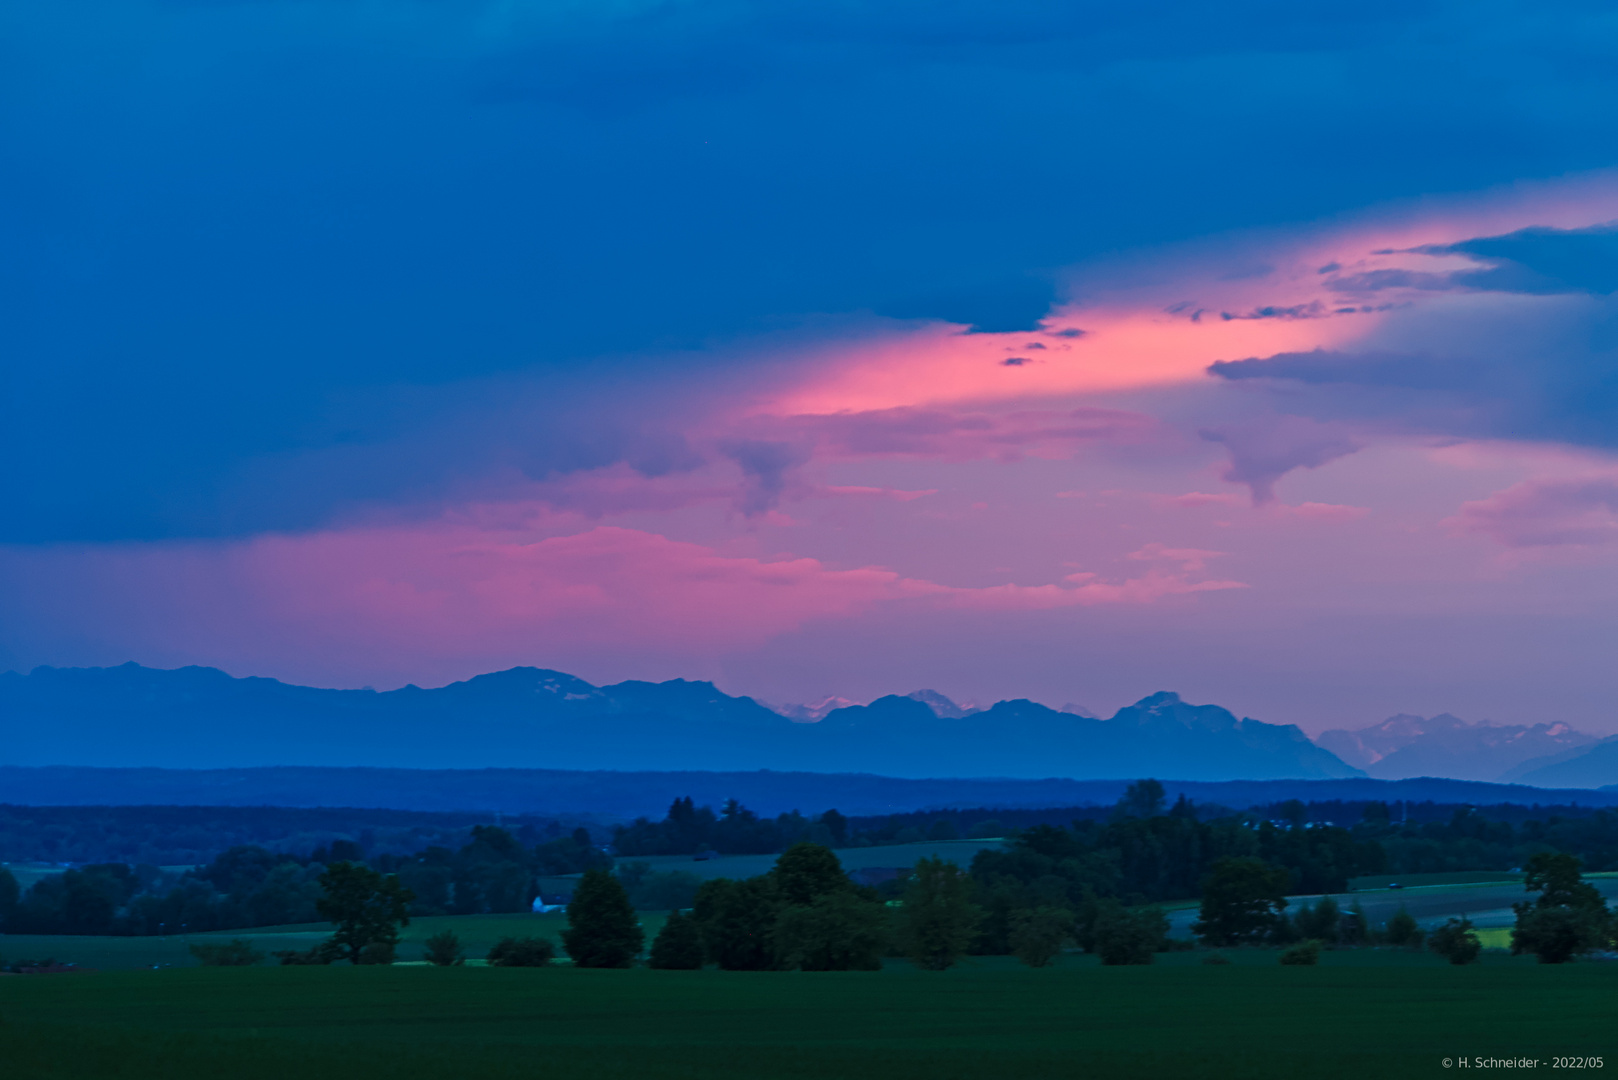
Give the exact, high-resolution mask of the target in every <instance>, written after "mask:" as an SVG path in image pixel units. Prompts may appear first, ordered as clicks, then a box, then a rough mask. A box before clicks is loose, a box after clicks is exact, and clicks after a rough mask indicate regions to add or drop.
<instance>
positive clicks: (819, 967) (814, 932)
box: [771, 889, 887, 971]
mask: <svg viewBox="0 0 1618 1080" xmlns="http://www.w3.org/2000/svg"><path fill="white" fill-rule="evenodd" d="M886 915H887V910H886V909H885V908H884V907H883V906H882V905H881V904H879V903H877V902H875V901H873V900H869V899H867V898H865V897H863V896H860V895H859V894H857V893H856V892H854V890H852V889H840V890H837V891H834V892H825V893H822V894H821V895H819V896H817V897H815V898H814V900H813V901H811V902H810V903H808V904H798V905H794V906H792V907H788V908H786V909H784V910H783V911H782V912H781V914H780V915H779V916H777V917H776V921H775V929H774V931H773V934H772V942H771V944H772V946H773V952H774V953H775V957H776V959H777V961H778V962H779V964H780V965H781V966H782V967H785V968H795V969H798V970H802V971H877V970H880V969H881V967H882V948H883V946H884V945H885V944H886V943H887V933H886V930H887V919H886Z"/></svg>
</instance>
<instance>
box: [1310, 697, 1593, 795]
mask: <svg viewBox="0 0 1618 1080" xmlns="http://www.w3.org/2000/svg"><path fill="white" fill-rule="evenodd" d="M1595 741H1596V740H1595V737H1594V736H1592V735H1586V734H1585V733H1584V732H1582V731H1575V730H1573V729H1572V728H1571V727H1569V726H1568V725H1566V724H1563V723H1552V724H1533V725H1531V726H1530V725H1522V724H1515V725H1509V724H1488V723H1468V722H1467V721H1465V720H1462V719H1460V718H1459V717H1456V716H1451V715H1450V714H1449V713H1440V714H1439V715H1437V716H1433V717H1428V718H1425V719H1423V718H1422V717H1420V716H1411V715H1410V714H1408V713H1400V714H1399V715H1398V716H1390V717H1389V718H1388V719H1386V720H1384V721H1382V722H1381V723H1380V724H1374V725H1372V726H1371V727H1368V728H1360V729H1359V730H1357V731H1345V730H1342V729H1334V730H1332V731H1323V732H1321V733H1320V735H1319V736H1318V737H1317V738H1316V739H1315V742H1316V744H1317V745H1319V746H1322V747H1324V748H1326V749H1327V750H1330V751H1331V752H1332V753H1334V754H1336V755H1337V756H1338V757H1339V758H1341V759H1342V760H1343V761H1345V762H1347V763H1348V764H1350V765H1353V766H1355V767H1356V768H1359V769H1363V770H1365V772H1366V774H1367V775H1369V776H1374V777H1376V778H1377V779H1379V780H1404V779H1408V778H1410V777H1414V776H1447V777H1452V778H1454V779H1456V780H1490V781H1494V780H1499V781H1510V780H1514V779H1516V778H1517V776H1516V774H1517V773H1518V772H1520V770H1521V768H1522V767H1523V765H1524V763H1525V762H1529V761H1532V760H1535V759H1548V758H1550V757H1553V756H1557V755H1561V754H1565V753H1573V754H1576V753H1578V752H1580V751H1582V750H1584V749H1586V748H1588V747H1589V746H1591V745H1592V744H1594V743H1595ZM1542 763H1546V762H1542ZM1530 782H1532V781H1530Z"/></svg>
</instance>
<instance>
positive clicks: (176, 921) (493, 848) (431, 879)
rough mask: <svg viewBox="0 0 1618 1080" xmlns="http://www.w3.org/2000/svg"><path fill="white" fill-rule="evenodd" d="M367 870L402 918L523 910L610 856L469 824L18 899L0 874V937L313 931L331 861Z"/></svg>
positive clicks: (120, 867)
mask: <svg viewBox="0 0 1618 1080" xmlns="http://www.w3.org/2000/svg"><path fill="white" fill-rule="evenodd" d="M361 862H366V863H367V864H368V865H369V866H370V867H371V868H372V869H374V870H375V871H376V872H378V873H381V874H391V875H395V876H397V877H398V879H399V881H400V883H401V887H402V888H404V889H405V890H407V891H408V892H410V894H411V900H410V901H409V904H408V909H409V913H410V914H412V915H445V914H484V913H490V912H516V911H527V910H528V908H529V905H530V903H531V902H532V900H533V898H534V896H535V895H536V894H537V878H538V877H540V876H543V875H566V874H577V873H579V872H581V871H583V870H586V869H590V868H601V867H607V866H610V865H611V864H612V859H611V857H610V856H608V855H607V854H606V853H605V852H603V851H602V850H601V849H600V848H598V847H596V846H595V845H594V844H593V843H592V842H591V839H590V835H589V833H588V832H586V831H585V830H584V829H582V828H580V829H576V830H575V831H574V832H573V834H572V835H571V836H561V837H557V838H555V839H552V840H548V841H544V842H542V843H540V844H538V845H535V846H533V847H527V846H524V845H523V844H522V843H521V842H519V841H518V840H517V838H516V837H515V836H513V835H512V833H511V832H509V831H508V830H506V829H502V828H499V827H497V826H493V825H479V826H474V827H473V828H472V829H471V832H470V836H469V839H468V841H467V842H466V843H465V844H464V845H462V846H461V847H460V848H459V849H451V848H448V847H443V846H438V845H434V846H431V847H428V848H427V849H426V850H425V851H420V852H417V853H416V854H414V855H397V854H383V855H380V856H375V857H372V858H370V859H369V860H366V858H365V853H364V851H363V849H362V848H361V847H360V845H359V844H357V843H355V842H354V841H351V840H341V839H339V840H336V841H333V842H331V843H330V844H326V845H322V846H321V847H320V848H317V849H316V850H315V851H314V852H312V853H311V854H310V855H308V856H305V857H299V856H296V855H292V854H289V853H286V852H277V851H270V850H267V849H265V848H262V847H257V846H253V845H241V846H237V847H233V848H231V849H230V850H228V851H226V852H224V853H223V854H222V855H220V856H219V857H218V858H216V859H214V860H213V862H211V863H209V864H207V865H205V866H201V867H198V868H196V869H194V870H191V871H188V872H186V873H184V874H181V875H178V876H175V875H169V874H165V873H164V872H163V871H161V870H159V869H158V868H157V867H154V866H135V867H131V866H128V865H126V864H123V863H101V864H95V865H91V866H85V867H79V868H76V869H71V870H67V871H64V872H63V873H61V874H52V875H50V876H47V877H44V878H41V879H40V880H39V881H37V882H36V883H35V884H34V885H33V887H32V888H30V889H29V890H27V892H26V893H23V892H21V890H19V889H18V887H17V881H16V878H15V877H14V876H13V875H12V874H11V873H10V872H9V871H7V870H5V869H3V868H0V931H4V932H6V933H29V934H170V933H181V932H199V931H210V930H229V929H237V928H245V927H252V926H275V925H281V924H287V923H301V922H314V921H317V920H318V919H319V918H320V917H321V914H320V908H319V905H320V901H321V896H322V889H321V885H320V882H321V880H322V877H323V875H325V874H326V872H327V870H328V868H329V867H331V866H333V865H336V864H338V863H352V864H359V863H361Z"/></svg>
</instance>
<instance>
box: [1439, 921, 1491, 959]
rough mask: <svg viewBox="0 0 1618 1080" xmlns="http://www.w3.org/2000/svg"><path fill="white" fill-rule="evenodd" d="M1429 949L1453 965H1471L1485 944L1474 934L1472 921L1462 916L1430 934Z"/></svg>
mask: <svg viewBox="0 0 1618 1080" xmlns="http://www.w3.org/2000/svg"><path fill="white" fill-rule="evenodd" d="M1427 947H1428V948H1429V949H1431V950H1433V952H1435V953H1437V954H1438V955H1439V956H1442V957H1443V958H1444V959H1446V960H1448V961H1449V962H1450V963H1452V964H1470V963H1472V962H1473V961H1474V960H1476V959H1477V958H1478V953H1479V952H1481V951H1482V950H1483V942H1481V941H1479V940H1478V936H1477V935H1476V934H1474V933H1473V932H1472V920H1471V919H1468V918H1466V917H1465V916H1462V917H1461V918H1459V919H1451V920H1449V921H1448V922H1446V923H1445V924H1444V925H1443V926H1440V927H1439V928H1438V929H1437V930H1434V931H1433V932H1432V933H1431V934H1429V935H1428V936H1427Z"/></svg>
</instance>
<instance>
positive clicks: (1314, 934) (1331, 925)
mask: <svg viewBox="0 0 1618 1080" xmlns="http://www.w3.org/2000/svg"><path fill="white" fill-rule="evenodd" d="M1342 923H1343V912H1342V909H1341V908H1339V907H1338V906H1337V901H1336V900H1333V899H1332V898H1331V897H1329V896H1322V897H1321V898H1320V901H1319V902H1318V903H1316V904H1315V905H1313V906H1310V905H1309V904H1303V905H1300V906H1299V908H1298V912H1297V914H1296V915H1294V916H1293V917H1292V924H1293V925H1294V926H1296V927H1297V928H1298V936H1299V937H1302V938H1305V939H1313V940H1315V941H1319V942H1321V943H1322V944H1324V945H1331V944H1335V943H1336V941H1337V939H1338V936H1339V933H1340V931H1341V929H1342Z"/></svg>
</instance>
